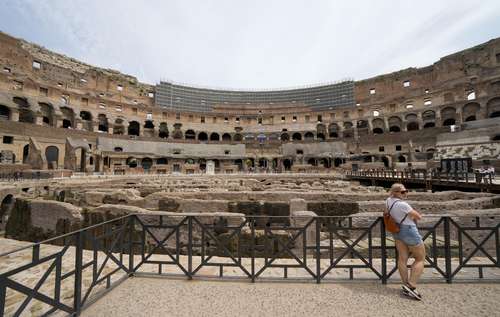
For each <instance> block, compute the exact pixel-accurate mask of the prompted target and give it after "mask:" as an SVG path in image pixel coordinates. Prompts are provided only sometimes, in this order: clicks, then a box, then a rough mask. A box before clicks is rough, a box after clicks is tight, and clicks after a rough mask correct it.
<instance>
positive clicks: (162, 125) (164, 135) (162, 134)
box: [158, 122, 168, 139]
mask: <svg viewBox="0 0 500 317" xmlns="http://www.w3.org/2000/svg"><path fill="white" fill-rule="evenodd" d="M158 136H159V137H160V138H162V139H166V138H168V127H167V123H165V122H162V123H160V131H159V133H158Z"/></svg>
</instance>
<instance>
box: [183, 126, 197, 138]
mask: <svg viewBox="0 0 500 317" xmlns="http://www.w3.org/2000/svg"><path fill="white" fill-rule="evenodd" d="M184 138H185V139H186V140H195V139H196V133H195V132H194V131H193V130H191V129H189V130H186V132H184Z"/></svg>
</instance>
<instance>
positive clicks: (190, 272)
mask: <svg viewBox="0 0 500 317" xmlns="http://www.w3.org/2000/svg"><path fill="white" fill-rule="evenodd" d="M187 217H188V250H187V251H188V279H190V280H192V279H193V216H187Z"/></svg>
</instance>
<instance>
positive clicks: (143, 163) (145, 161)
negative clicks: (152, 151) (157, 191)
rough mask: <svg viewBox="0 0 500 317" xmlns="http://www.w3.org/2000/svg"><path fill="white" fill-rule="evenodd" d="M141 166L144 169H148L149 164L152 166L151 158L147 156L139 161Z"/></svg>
mask: <svg viewBox="0 0 500 317" xmlns="http://www.w3.org/2000/svg"><path fill="white" fill-rule="evenodd" d="M141 166H142V168H143V169H144V170H146V171H147V170H149V169H150V168H151V166H153V160H152V159H150V158H149V157H145V158H143V159H142V161H141Z"/></svg>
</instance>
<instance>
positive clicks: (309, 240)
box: [290, 202, 317, 256]
mask: <svg viewBox="0 0 500 317" xmlns="http://www.w3.org/2000/svg"><path fill="white" fill-rule="evenodd" d="M294 204H295V206H297V207H299V206H301V205H303V203H302V202H296V203H294ZM291 210H292V202H290V214H291V217H290V218H291V219H290V220H291V221H290V223H291V224H292V226H293V227H297V228H301V227H304V226H305V225H307V224H308V223H309V221H311V219H312V218H314V217H316V216H317V215H316V213H314V212H312V211H307V210H297V211H291ZM303 234H305V238H306V246H307V247H309V248H311V249H310V250H308V251H307V253H308V254H311V253H314V249H312V248H313V247H315V246H316V224H315V223H314V222H312V223H311V224H310V225H309V226H308V227H307V228H306V229H305V230H304V233H303ZM303 241H304V240H303V236H302V235H301V236H299V237H298V238H297V239H296V240H295V251H296V252H297V253H296V254H297V255H298V256H300V255H302V251H303V247H304V244H303Z"/></svg>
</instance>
